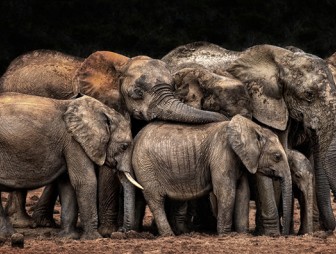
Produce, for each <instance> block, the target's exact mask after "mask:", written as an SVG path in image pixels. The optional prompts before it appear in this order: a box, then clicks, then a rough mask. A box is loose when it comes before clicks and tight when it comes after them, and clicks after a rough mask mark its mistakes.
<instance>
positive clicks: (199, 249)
mask: <svg viewBox="0 0 336 254" xmlns="http://www.w3.org/2000/svg"><path fill="white" fill-rule="evenodd" d="M40 192H41V189H39V190H36V191H32V192H30V193H29V196H28V198H27V209H28V211H31V207H32V206H33V205H34V204H35V203H36V201H37V196H38V195H39V194H40ZM333 206H334V213H335V214H336V204H335V203H333ZM58 210H59V206H57V207H56V214H55V218H56V220H57V221H58V222H59V213H58ZM254 216H255V209H254V205H253V203H251V212H250V227H251V229H253V228H254ZM151 218H152V216H151V213H150V212H149V211H148V210H147V212H146V217H145V220H144V221H145V224H147V225H149V224H150V221H151ZM298 227H299V210H298V209H297V205H295V229H296V230H297V229H298ZM17 231H18V232H20V233H23V234H24V236H25V242H24V248H23V249H20V248H12V247H11V244H10V240H7V241H6V242H5V243H4V244H3V245H2V246H0V253H1V254H7V253H15V254H19V253H24V254H30V253H34V254H37V253H69V254H75V253H109V254H113V253H139V254H140V253H144V254H156V253H172V254H173V253H256V254H257V253H293V254H294V253H335V252H336V234H335V233H331V234H327V233H324V232H317V233H314V235H304V236H289V237H266V236H258V237H257V236H253V235H252V234H236V233H232V234H230V235H227V236H224V237H218V236H216V235H207V234H199V233H193V234H188V235H183V236H178V237H157V236H153V235H152V234H150V233H149V232H144V233H135V232H131V233H127V234H122V233H114V234H113V236H112V238H109V239H107V238H105V239H97V240H90V241H89V240H88V241H80V240H65V239H61V238H58V237H57V231H58V229H52V228H37V229H17Z"/></svg>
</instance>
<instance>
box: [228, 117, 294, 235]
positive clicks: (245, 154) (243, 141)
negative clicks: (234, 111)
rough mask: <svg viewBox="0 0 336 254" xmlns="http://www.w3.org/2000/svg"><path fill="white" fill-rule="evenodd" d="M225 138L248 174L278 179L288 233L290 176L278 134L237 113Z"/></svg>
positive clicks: (285, 230)
mask: <svg viewBox="0 0 336 254" xmlns="http://www.w3.org/2000/svg"><path fill="white" fill-rule="evenodd" d="M228 139H229V143H230V144H231V147H232V149H233V150H234V152H235V153H236V154H237V155H238V156H239V158H240V159H241V161H242V162H243V164H244V166H245V167H246V169H247V170H248V171H249V172H250V173H252V174H255V173H258V174H263V175H266V176H270V177H275V178H280V182H281V189H282V194H283V195H282V198H283V210H284V217H283V234H286V235H287V234H289V229H290V220H291V213H292V179H291V173H290V169H289V164H288V159H287V156H286V153H285V151H284V149H283V147H282V145H281V143H280V141H279V139H278V137H277V135H275V134H274V133H273V132H272V131H270V130H268V129H265V128H262V127H260V126H259V125H257V124H256V123H254V122H252V121H250V120H248V119H247V118H244V117H242V116H240V115H236V116H234V117H233V118H232V120H231V121H230V123H229V125H228ZM266 191H267V190H266Z"/></svg>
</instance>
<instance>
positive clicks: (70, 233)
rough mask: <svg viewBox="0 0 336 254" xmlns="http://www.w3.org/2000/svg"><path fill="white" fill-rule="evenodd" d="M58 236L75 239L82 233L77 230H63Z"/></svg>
mask: <svg viewBox="0 0 336 254" xmlns="http://www.w3.org/2000/svg"><path fill="white" fill-rule="evenodd" d="M58 237H61V238H65V239H73V240H77V239H79V237H80V235H79V233H78V232H77V231H76V230H74V229H73V230H65V229H63V230H61V231H60V232H58Z"/></svg>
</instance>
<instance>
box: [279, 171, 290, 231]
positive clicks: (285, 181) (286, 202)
mask: <svg viewBox="0 0 336 254" xmlns="http://www.w3.org/2000/svg"><path fill="white" fill-rule="evenodd" d="M281 190H282V206H283V221H282V226H283V227H282V234H283V235H289V231H290V225H291V218H292V178H291V176H290V174H288V175H285V176H284V177H282V178H281Z"/></svg>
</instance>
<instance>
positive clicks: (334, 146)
mask: <svg viewBox="0 0 336 254" xmlns="http://www.w3.org/2000/svg"><path fill="white" fill-rule="evenodd" d="M335 155H336V138H335V137H334V138H333V140H332V142H331V144H330V146H329V149H328V151H327V154H326V159H325V170H326V174H327V177H328V179H329V184H330V188H331V190H332V192H333V193H334V195H335V194H336V170H335V167H336V157H335Z"/></svg>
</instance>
